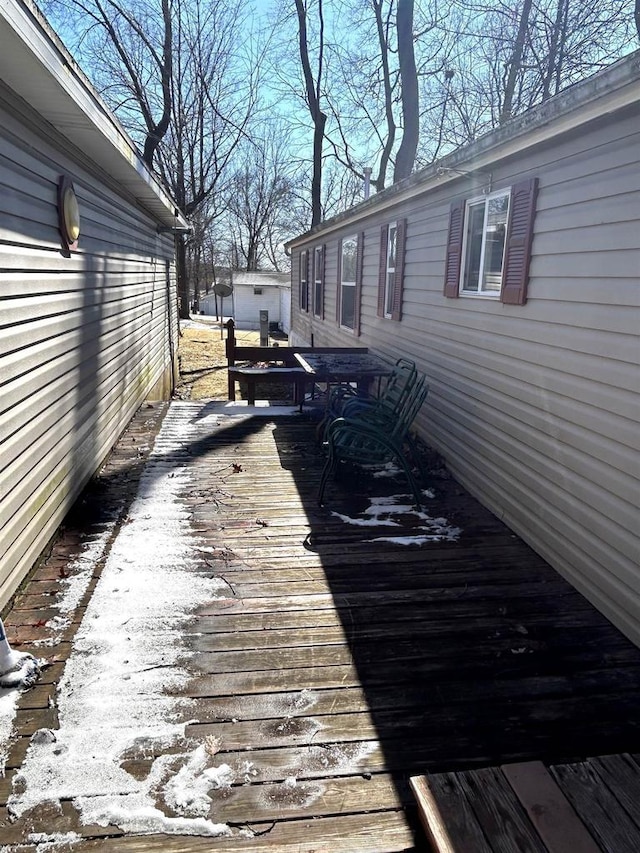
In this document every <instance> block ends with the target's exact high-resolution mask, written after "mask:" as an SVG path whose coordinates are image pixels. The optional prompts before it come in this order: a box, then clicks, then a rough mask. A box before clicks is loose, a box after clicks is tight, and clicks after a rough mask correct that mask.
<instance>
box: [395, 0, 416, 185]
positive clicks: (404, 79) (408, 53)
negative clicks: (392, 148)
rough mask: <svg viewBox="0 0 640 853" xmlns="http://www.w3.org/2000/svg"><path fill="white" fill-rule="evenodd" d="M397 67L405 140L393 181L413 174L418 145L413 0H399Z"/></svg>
mask: <svg viewBox="0 0 640 853" xmlns="http://www.w3.org/2000/svg"><path fill="white" fill-rule="evenodd" d="M396 26H397V29H398V67H399V70H400V91H401V93H402V122H403V131H402V142H401V143H400V148H399V149H398V153H397V155H396V167H395V170H394V173H393V181H394V183H397V182H398V181H401V180H402V179H403V178H406V177H407V176H408V175H410V174H411V170H412V169H413V166H414V163H415V160H416V151H417V149H418V134H419V109H418V76H417V71H416V60H415V55H414V50H413V0H398V12H397V18H396Z"/></svg>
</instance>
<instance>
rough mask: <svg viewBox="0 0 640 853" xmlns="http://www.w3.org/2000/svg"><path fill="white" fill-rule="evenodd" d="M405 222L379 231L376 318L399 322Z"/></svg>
mask: <svg viewBox="0 0 640 853" xmlns="http://www.w3.org/2000/svg"><path fill="white" fill-rule="evenodd" d="M406 232H407V220H406V219H398V221H397V222H391V223H390V224H389V225H383V226H382V229H381V231H380V270H379V279H378V316H379V317H388V318H390V319H392V320H400V319H401V315H402V288H403V279H404V252H405V238H406Z"/></svg>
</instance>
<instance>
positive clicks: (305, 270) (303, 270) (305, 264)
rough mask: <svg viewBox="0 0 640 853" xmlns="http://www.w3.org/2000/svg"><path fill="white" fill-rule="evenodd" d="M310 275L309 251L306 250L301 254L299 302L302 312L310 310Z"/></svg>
mask: <svg viewBox="0 0 640 853" xmlns="http://www.w3.org/2000/svg"><path fill="white" fill-rule="evenodd" d="M308 274H309V251H308V250H307V249H304V251H302V252H300V276H299V278H298V282H299V287H300V290H299V302H300V308H301V309H302V311H308V310H309V289H308V287H307V276H308Z"/></svg>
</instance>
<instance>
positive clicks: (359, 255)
mask: <svg viewBox="0 0 640 853" xmlns="http://www.w3.org/2000/svg"><path fill="white" fill-rule="evenodd" d="M363 256H364V231H361V232H360V233H359V234H358V248H357V249H356V286H355V293H354V294H353V300H354V304H353V331H354V332H355V334H356V335H359V334H360V299H361V295H362V268H363V263H364V257H363Z"/></svg>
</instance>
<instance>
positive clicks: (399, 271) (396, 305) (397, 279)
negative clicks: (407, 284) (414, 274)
mask: <svg viewBox="0 0 640 853" xmlns="http://www.w3.org/2000/svg"><path fill="white" fill-rule="evenodd" d="M396 228H397V231H396V272H395V275H394V277H393V309H392V311H391V319H392V320H401V319H402V290H403V285H404V254H405V247H406V244H407V220H406V219H398V221H397V223H396Z"/></svg>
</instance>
